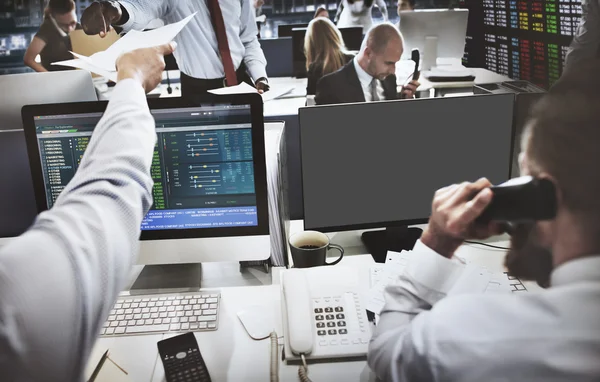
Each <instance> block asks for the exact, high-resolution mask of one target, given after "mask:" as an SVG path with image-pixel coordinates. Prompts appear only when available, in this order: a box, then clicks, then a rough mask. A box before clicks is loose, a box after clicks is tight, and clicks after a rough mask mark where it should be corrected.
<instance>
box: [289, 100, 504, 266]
mask: <svg viewBox="0 0 600 382" xmlns="http://www.w3.org/2000/svg"><path fill="white" fill-rule="evenodd" d="M513 105H514V95H513V94H500V95H489V96H470V97H457V98H433V99H418V100H408V101H389V102H374V103H361V104H347V105H335V106H316V107H308V108H302V109H300V112H299V117H300V144H301V158H302V182H303V191H304V227H305V229H311V230H319V231H329V232H335V231H344V230H355V229H369V228H378V227H386V228H387V227H398V226H400V227H403V226H406V225H411V224H422V223H425V222H427V220H428V218H429V216H430V214H431V202H432V198H433V194H434V193H435V191H436V190H437V189H439V188H441V187H444V186H447V185H450V184H453V183H458V182H462V181H467V180H469V181H475V180H477V179H478V178H480V177H483V176H485V177H487V178H488V179H489V180H490V181H491V182H492V183H495V184H497V183H501V182H504V181H506V180H508V179H509V177H510V164H511V150H512V142H513ZM377 234H378V233H377ZM372 235H376V234H372ZM381 235H385V233H381ZM367 237H369V235H367V236H363V239H366V238H367ZM364 241H365V244H366V245H367V247H368V249H369V250H370V252H371V253H372V254H373V255H374V257H375V253H374V252H377V253H380V252H381V251H386V250H387V249H386V248H383V249H373V248H372V246H373V245H375V246H376V244H373V243H370V242H367V241H368V240H364ZM374 241H375V242H377V241H379V242H380V243H381V244H384V243H385V241H386V237H385V236H383V237H378V238H377V237H376V238H375V239H374ZM413 243H414V242H413ZM383 256H385V252H384V253H383Z"/></svg>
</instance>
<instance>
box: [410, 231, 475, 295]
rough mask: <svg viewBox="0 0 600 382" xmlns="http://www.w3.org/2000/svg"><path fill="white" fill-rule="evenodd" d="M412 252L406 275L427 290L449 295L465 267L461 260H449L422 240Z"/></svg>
mask: <svg viewBox="0 0 600 382" xmlns="http://www.w3.org/2000/svg"><path fill="white" fill-rule="evenodd" d="M412 252H413V257H412V260H411V261H410V262H409V264H408V265H407V267H406V274H407V275H408V276H409V277H410V278H411V279H412V280H414V281H416V282H418V283H419V284H421V285H422V286H424V287H425V288H427V289H430V290H433V291H436V292H439V293H442V294H447V293H448V291H449V290H450V289H451V288H452V286H453V285H454V284H455V283H456V280H458V278H459V277H460V275H461V274H462V272H463V269H464V267H465V264H464V263H463V262H461V260H460V259H458V258H456V257H454V258H452V259H448V258H446V257H444V256H442V255H440V254H439V253H437V252H435V251H434V250H432V249H431V248H429V247H428V246H426V245H425V244H423V242H422V241H421V240H419V241H417V243H416V244H415V247H414V249H413V250H412Z"/></svg>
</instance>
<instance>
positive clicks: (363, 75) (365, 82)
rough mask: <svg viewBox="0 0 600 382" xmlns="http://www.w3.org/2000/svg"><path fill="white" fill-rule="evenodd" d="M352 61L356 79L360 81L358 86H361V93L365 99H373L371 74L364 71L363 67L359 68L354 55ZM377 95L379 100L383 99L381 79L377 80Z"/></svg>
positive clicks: (368, 100) (369, 100) (367, 100)
mask: <svg viewBox="0 0 600 382" xmlns="http://www.w3.org/2000/svg"><path fill="white" fill-rule="evenodd" d="M352 62H354V69H355V70H356V74H357V75H358V80H359V81H360V86H361V87H362V90H363V94H364V95H365V101H366V102H371V101H373V96H372V94H371V82H372V81H373V76H371V75H370V74H369V73H367V72H365V71H364V69H363V68H361V66H360V65H359V64H358V58H356V57H354V59H353V60H352ZM377 95H378V96H379V100H380V101H384V100H385V95H384V93H383V86H382V85H381V81H379V80H377Z"/></svg>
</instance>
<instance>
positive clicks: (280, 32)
mask: <svg viewBox="0 0 600 382" xmlns="http://www.w3.org/2000/svg"><path fill="white" fill-rule="evenodd" d="M306 27H308V23H306V24H304V23H302V24H280V25H278V26H277V37H279V38H281V37H292V30H293V29H296V28H306Z"/></svg>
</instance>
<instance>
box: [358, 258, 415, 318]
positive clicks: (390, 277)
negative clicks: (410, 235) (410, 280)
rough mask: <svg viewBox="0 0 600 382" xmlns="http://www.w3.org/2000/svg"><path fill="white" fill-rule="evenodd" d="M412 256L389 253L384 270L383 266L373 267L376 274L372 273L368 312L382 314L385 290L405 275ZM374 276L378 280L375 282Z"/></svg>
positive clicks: (368, 295)
mask: <svg viewBox="0 0 600 382" xmlns="http://www.w3.org/2000/svg"><path fill="white" fill-rule="evenodd" d="M410 256H411V252H409V251H402V252H392V251H388V253H387V256H386V258H385V265H384V266H383V268H382V267H381V264H377V265H374V266H373V267H372V268H375V269H373V270H374V272H373V271H372V272H371V275H372V280H371V289H370V290H369V293H368V294H367V310H369V311H371V312H373V313H375V314H379V313H381V310H382V309H383V305H384V304H385V299H384V297H383V292H384V291H385V288H386V287H387V286H388V285H390V284H391V283H393V282H394V281H396V280H397V279H398V276H400V275H401V274H403V273H404V269H405V268H406V266H407V265H408V262H409V260H410ZM373 276H375V277H376V280H373V278H374V277H373ZM373 281H375V282H373Z"/></svg>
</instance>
